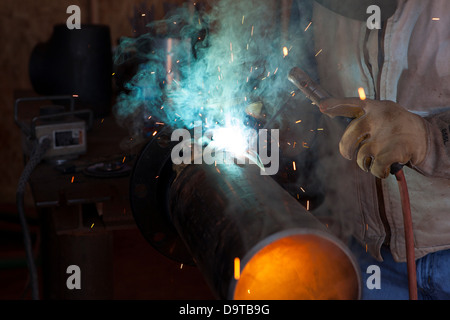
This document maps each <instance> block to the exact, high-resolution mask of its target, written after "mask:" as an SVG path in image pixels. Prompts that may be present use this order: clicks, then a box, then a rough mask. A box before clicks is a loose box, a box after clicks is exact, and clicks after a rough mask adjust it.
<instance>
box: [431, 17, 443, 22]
mask: <svg viewBox="0 0 450 320" xmlns="http://www.w3.org/2000/svg"><path fill="white" fill-rule="evenodd" d="M431 20H433V21H439V20H441V18H432V19H431Z"/></svg>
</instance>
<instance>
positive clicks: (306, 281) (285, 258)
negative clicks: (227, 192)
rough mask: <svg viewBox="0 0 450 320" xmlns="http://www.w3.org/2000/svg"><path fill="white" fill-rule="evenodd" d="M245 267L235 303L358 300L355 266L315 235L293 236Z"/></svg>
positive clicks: (334, 246) (267, 248) (337, 248)
mask: <svg viewBox="0 0 450 320" xmlns="http://www.w3.org/2000/svg"><path fill="white" fill-rule="evenodd" d="M250 258H251V259H250V260H249V261H248V262H247V263H246V264H245V266H244V268H243V270H242V273H241V274H240V279H239V281H238V282H237V283H236V286H235V289H234V299H235V300H247V299H251V300H341V299H342V300H347V299H358V297H359V294H360V293H359V290H358V288H359V281H360V280H359V277H358V275H357V272H356V271H355V270H356V269H355V265H353V264H352V262H351V260H350V259H348V256H347V255H346V254H345V253H344V251H343V250H341V248H340V247H339V246H337V245H336V244H335V243H333V242H332V241H329V240H328V239H326V238H324V237H321V236H318V235H314V234H304V235H292V236H287V237H284V238H281V239H278V240H276V241H274V242H271V243H270V244H268V245H267V246H265V247H263V248H262V249H260V250H259V251H258V252H257V253H256V254H254V255H253V256H252V257H250Z"/></svg>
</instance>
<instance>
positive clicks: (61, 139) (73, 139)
mask: <svg viewBox="0 0 450 320" xmlns="http://www.w3.org/2000/svg"><path fill="white" fill-rule="evenodd" d="M81 144H83V134H82V131H81V130H64V131H54V146H55V148H63V147H70V146H78V145H81Z"/></svg>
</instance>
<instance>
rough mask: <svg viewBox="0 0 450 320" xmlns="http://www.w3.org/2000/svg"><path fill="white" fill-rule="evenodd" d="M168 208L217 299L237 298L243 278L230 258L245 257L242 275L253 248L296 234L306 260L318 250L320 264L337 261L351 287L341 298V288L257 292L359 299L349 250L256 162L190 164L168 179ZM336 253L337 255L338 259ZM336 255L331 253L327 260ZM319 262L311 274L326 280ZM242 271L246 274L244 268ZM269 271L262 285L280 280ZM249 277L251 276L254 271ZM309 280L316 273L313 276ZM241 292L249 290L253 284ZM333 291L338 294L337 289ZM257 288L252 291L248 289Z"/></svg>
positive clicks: (255, 250)
mask: <svg viewBox="0 0 450 320" xmlns="http://www.w3.org/2000/svg"><path fill="white" fill-rule="evenodd" d="M169 205H170V217H171V220H172V223H173V224H174V226H175V228H176V230H177V231H178V233H179V235H180V237H181V238H182V240H183V242H184V243H185V244H186V247H187V248H188V250H189V251H190V254H191V255H192V257H193V259H194V262H195V263H196V265H197V266H198V268H199V269H200V270H201V272H202V273H203V275H204V277H205V280H206V281H207V282H208V284H209V285H210V287H211V288H212V290H213V291H214V292H215V294H216V295H217V297H218V298H221V299H234V298H239V299H241V298H242V294H238V293H237V292H236V286H237V283H238V282H239V281H240V280H239V279H235V276H236V274H235V272H236V271H235V267H234V263H233V262H234V260H235V258H239V259H240V261H242V263H241V266H240V270H239V273H240V272H244V271H245V267H246V265H247V264H248V263H249V262H250V261H251V260H255V258H254V257H255V256H257V254H258V252H261V250H264V248H266V247H269V246H270V245H272V244H274V243H275V242H277V241H279V240H280V239H286V238H289V239H291V240H292V239H294V240H295V241H294V242H295V244H294V246H297V247H299V248H301V247H306V246H307V247H308V248H309V249H308V250H310V251H311V252H309V255H308V260H311V259H312V260H313V259H315V258H316V257H317V256H318V255H323V256H324V257H325V256H327V255H328V256H329V257H330V259H329V260H323V261H321V262H322V263H324V264H330V263H336V264H337V265H335V266H328V268H330V267H331V268H338V269H339V268H343V270H344V269H345V271H343V272H344V273H345V275H344V277H347V278H348V279H346V280H348V283H347V284H350V287H351V288H350V289H348V288H347V289H345V288H343V290H342V291H346V292H345V293H344V294H343V295H342V296H339V294H338V293H337V294H335V295H331V296H327V295H326V294H325V295H322V294H323V292H321V293H320V294H317V293H313V294H311V295H308V296H299V294H300V295H303V293H298V292H297V294H295V293H294V294H293V296H291V295H289V294H288V295H285V294H284V293H283V294H281V295H280V294H279V293H277V292H278V291H280V289H281V290H283V288H268V289H267V288H266V291H265V292H266V293H267V292H272V293H271V294H270V295H269V296H268V295H262V297H263V298H265V299H278V298H283V299H285V298H288V299H291V298H292V299H297V298H300V299H303V298H308V299H309V298H313V299H314V298H319V299H321V298H322V297H325V298H331V299H333V298H343V297H344V298H347V299H357V298H359V295H360V287H359V283H360V275H359V268H358V266H357V264H356V263H355V261H354V259H353V258H352V255H351V253H350V252H349V251H348V249H347V248H346V247H345V246H344V245H343V244H342V243H340V241H339V240H338V239H336V238H334V237H333V236H332V235H331V234H330V233H329V232H328V231H327V229H326V227H325V226H324V225H323V224H322V223H321V222H320V221H319V220H317V219H316V218H315V217H314V216H313V215H312V214H311V213H310V212H308V211H306V209H304V207H302V206H301V205H300V204H299V203H298V202H297V201H296V200H295V199H294V198H293V197H292V196H291V195H290V194H289V193H287V192H286V191H285V190H284V189H282V188H281V187H280V186H279V185H278V184H277V183H276V182H275V181H274V180H273V179H272V178H270V177H269V176H262V175H260V170H259V167H257V166H256V165H244V166H239V165H234V164H231V165H230V164H224V165H217V166H212V165H211V166H208V165H189V166H187V167H186V168H185V169H183V170H182V171H181V173H180V174H179V176H178V177H177V178H176V179H175V181H174V182H173V184H172V186H171V188H170V195H169ZM291 242H292V241H291ZM321 251H323V252H321ZM294 252H295V251H294ZM291 253H292V251H291ZM336 253H337V255H338V256H335V255H336ZM294 256H296V253H294ZM333 256H335V257H334V258H331V257H333ZM284 258H285V259H286V261H287V264H289V263H290V261H292V264H295V263H296V262H295V261H294V260H296V259H297V258H296V257H293V259H291V257H284ZM327 259H328V258H327ZM333 259H334V260H333ZM263 260H264V259H263ZM297 263H298V262H297ZM300 263H301V264H303V263H304V264H308V263H309V264H311V263H312V264H314V263H316V262H312V261H304V262H300ZM316 267H317V268H316ZM316 267H314V266H313V269H316V270H315V271H314V272H315V274H316V275H319V277H322V276H323V277H324V279H323V280H324V281H325V277H327V275H326V273H328V272H330V270H331V269H330V270H328V271H324V272H322V271H320V269H321V268H323V266H318V265H317V266H316ZM258 268H259V267H258ZM301 268H303V267H301ZM283 269H284V268H283ZM279 271H280V272H281V273H283V272H284V271H283V270H279ZM293 272H297V271H295V270H294V271H293ZM256 273H258V271H257V270H256ZM242 275H243V276H244V273H243V274H242ZM267 276H268V278H267ZM272 276H275V277H277V275H274V274H273V275H272V274H270V275H265V277H266V279H263V282H266V281H268V282H271V283H273V284H274V286H276V283H277V282H278V283H282V282H283V281H282V280H279V279H271V278H272ZM249 277H251V278H255V277H256V275H251V276H249ZM310 277H314V275H313V274H311V275H310ZM339 277H340V278H339ZM337 278H339V279H337ZM337 278H336V279H335V280H336V281H338V280H339V281H340V280H342V279H341V278H342V277H341V275H339V276H337ZM242 280H243V278H242ZM280 281H281V282H280ZM295 281H296V279H290V282H291V283H295ZM308 281H309V280H308ZM316 282H317V281H316ZM298 286H314V287H317V288H312V287H311V288H305V290H309V291H314V290H316V289H317V290H319V291H320V290H322V291H323V288H322V289H321V288H320V286H319V285H317V283H315V284H313V283H305V282H301V281H300V282H299V283H298ZM333 286H334V284H329V285H327V288H330V287H333ZM344 286H346V285H344ZM253 287H258V289H259V287H260V285H256V284H253ZM245 290H246V291H247V290H248V291H249V292H250V289H245ZM252 290H253V288H252ZM277 290H278V291H277ZM326 290H328V289H326ZM326 290H325V291H326ZM337 290H338V291H339V288H338V289H337ZM255 291H257V290H253V292H255ZM260 291H261V292H262V290H260ZM348 292H350V293H348ZM254 297H255V296H254V295H250V294H249V296H248V298H249V299H252V298H254ZM258 297H260V296H258Z"/></svg>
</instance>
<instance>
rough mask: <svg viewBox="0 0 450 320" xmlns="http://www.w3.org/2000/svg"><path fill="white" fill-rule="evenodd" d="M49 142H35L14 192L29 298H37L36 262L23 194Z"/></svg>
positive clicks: (44, 140) (47, 140)
mask: <svg viewBox="0 0 450 320" xmlns="http://www.w3.org/2000/svg"><path fill="white" fill-rule="evenodd" d="M50 142H51V140H50V139H49V138H44V139H42V140H41V142H40V143H37V144H36V146H35V147H34V150H33V152H32V153H31V156H30V159H29V160H28V162H27V164H26V165H25V168H24V169H23V172H22V175H21V176H20V178H19V183H18V186H17V192H16V202H17V210H18V213H19V219H20V225H21V227H22V232H23V241H24V245H25V255H26V260H27V266H28V270H29V272H30V283H31V298H32V299H33V300H39V282H38V275H37V269H36V264H35V261H34V257H33V249H32V244H31V238H30V232H29V230H28V224H27V220H26V217H25V209H24V195H25V190H26V186H27V183H28V180H29V179H30V176H31V173H32V172H33V171H34V169H35V168H36V166H37V165H38V164H39V163H40V162H41V161H42V159H43V157H44V154H45V153H46V151H47V150H48V149H49V148H50Z"/></svg>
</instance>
